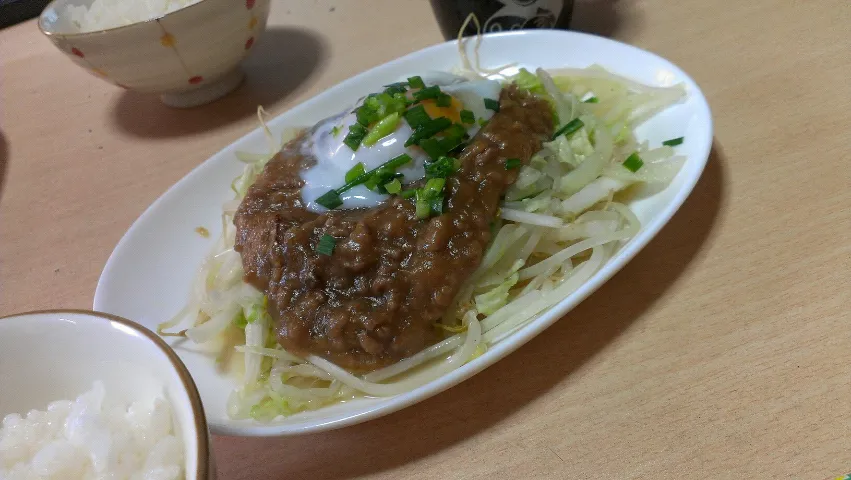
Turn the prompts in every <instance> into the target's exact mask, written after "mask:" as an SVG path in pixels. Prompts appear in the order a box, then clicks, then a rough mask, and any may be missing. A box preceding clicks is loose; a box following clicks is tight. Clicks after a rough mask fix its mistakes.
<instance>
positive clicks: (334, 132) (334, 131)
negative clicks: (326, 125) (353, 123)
mask: <svg viewBox="0 0 851 480" xmlns="http://www.w3.org/2000/svg"><path fill="white" fill-rule="evenodd" d="M339 134H340V126H339V125H334V128H332V129H331V135H333V136H335V137H336V136H337V135H339Z"/></svg>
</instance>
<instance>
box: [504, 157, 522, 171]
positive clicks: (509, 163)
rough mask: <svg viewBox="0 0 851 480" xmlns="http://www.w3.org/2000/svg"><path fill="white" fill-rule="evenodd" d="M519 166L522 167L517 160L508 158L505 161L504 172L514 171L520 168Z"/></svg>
mask: <svg viewBox="0 0 851 480" xmlns="http://www.w3.org/2000/svg"><path fill="white" fill-rule="evenodd" d="M521 165H523V162H521V161H520V159H519V158H509V159H508V160H506V161H505V169H506V170H514V169H515V168H520V166H521Z"/></svg>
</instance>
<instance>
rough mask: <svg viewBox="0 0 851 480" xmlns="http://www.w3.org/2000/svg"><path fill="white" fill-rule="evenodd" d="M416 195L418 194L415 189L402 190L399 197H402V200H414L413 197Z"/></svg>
mask: <svg viewBox="0 0 851 480" xmlns="http://www.w3.org/2000/svg"><path fill="white" fill-rule="evenodd" d="M416 194H417V190H416V189H414V188H412V189H410V190H402V191H401V192H399V196H400V197H402V198H412V197H414V196H416Z"/></svg>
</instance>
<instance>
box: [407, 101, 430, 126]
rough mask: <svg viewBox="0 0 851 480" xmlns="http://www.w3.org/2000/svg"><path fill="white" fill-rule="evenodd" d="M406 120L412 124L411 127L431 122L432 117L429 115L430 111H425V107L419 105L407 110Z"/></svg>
mask: <svg viewBox="0 0 851 480" xmlns="http://www.w3.org/2000/svg"><path fill="white" fill-rule="evenodd" d="M405 120H407V122H408V125H410V126H411V128H417V127H419V126H421V125H425V124H426V123H428V122H430V121H431V117H429V116H428V113H427V112H426V111H425V107H423V106H422V105H417V106H415V107H413V108H409V109H408V110H407V111H406V112H405Z"/></svg>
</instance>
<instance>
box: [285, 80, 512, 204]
mask: <svg viewBox="0 0 851 480" xmlns="http://www.w3.org/2000/svg"><path fill="white" fill-rule="evenodd" d="M440 73H441V74H440V75H438V74H437V72H431V73H429V74H428V75H426V76H424V82H426V85H441V91H443V92H444V93H447V94H449V95H451V96H452V97H454V98H455V99H457V100H458V101H459V102H461V104H462V105H463V108H464V109H466V110H470V111H471V112H473V114H474V115H475V117H476V122H475V123H474V124H473V125H470V126H469V128H468V129H467V133H468V134H469V135H470V136H471V137H472V136H474V135H475V134H476V133H478V131H479V128H480V125H479V121H480V120H488V119H490V118H491V117H492V116H493V113H494V112H493V111H491V110H488V109H486V108H485V103H484V100H485V98H491V99H499V92H500V90H501V89H502V86H501V85H500V83H499V82H498V81H496V80H477V81H472V82H467V81H463V82H460V81H458V79H461V80H463V78H462V77H456V76H454V75H452V74H448V73H446V74H444V73H442V72H440ZM351 110H353V109H349V110H347V111H346V112H343V113H341V114H339V115H337V116H334V117H331V118H328V119H326V120H323V121H322V122H320V123H319V124H318V125H317V126H316V128H314V130H313V133H312V134H311V136H310V138H309V139H308V141H307V142H305V144H304V146H303V152H302V153H303V154H304V155H306V156H311V157H313V158H315V159H316V165H314V166H313V167H311V168H308V169H305V170H303V171H302V172H301V178H302V180H304V186H303V187H302V190H301V195H302V200H303V201H304V203H305V205H306V207H307V209H308V210H311V211H314V212H317V213H321V212H325V211H327V209H326V208H325V207H323V206H322V205H319V204H317V203H316V199H317V198H319V197H320V196H322V195H323V194H325V193H326V192H328V191H329V190H331V189H334V188H339V187H341V186H342V185H343V184H344V183H345V176H346V172H348V171H349V170H351V169H352V168H353V167H354V166H355V165H357V164H358V163H363V165H364V168H365V169H366V171H369V170H372V169H374V168H378V167H379V166H381V165H382V164H383V163H385V162H387V161H388V160H390V159H391V158H394V157H397V156H399V155H402V154H403V153H406V154H408V155H410V156H411V158H412V159H413V161H412V162H411V163H409V164H407V165H405V166H403V167H401V168H399V169H397V170H396V171H397V172H399V173H401V174H403V175H404V179H403V183H409V182H414V181H417V180H419V179H421V178H423V177H424V176H425V170H424V168H423V165H424V163H425V162H426V161H427V160H428V156H427V155H426V154H425V152H423V151H422V150H421V149H420V148H419V147H416V146H411V147H405V141H406V140H407V139H408V138H409V137H410V136H411V135H412V134H413V130H412V129H411V127H410V125H408V123H407V122H406V121H405V120H402V121H400V122H399V125H398V127H397V128H396V130H395V131H394V132H393V133H391V134H390V135H387V136H386V137H384V138H382V139H381V140H379V141H378V142H377V143H376V144H375V145H372V146H369V147H367V146H365V145H361V146H360V147H359V148H358V149H357V151H352V149H351V148H349V146H348V145H346V144H345V143H343V139H344V138H345V137H346V134H347V133H348V131H349V127H350V126H352V125H354V124H355V123H356V122H357V118H356V116H355V114H354V113H351ZM335 127H336V128H335ZM335 132H336V134H335ZM340 197H341V199H342V200H343V205H341V206H340V207H339V208H344V209H350V208H371V207H374V206H376V205H378V204H379V203H381V202H383V201H384V200H386V199H387V198H388V195H382V194H379V193H376V192H373V191H371V190H369V189H368V188H366V187H365V186H363V185H358V186H357V187H354V188H352V189H351V190H348V191H347V192H344V193H343V194H342V195H341V196H340Z"/></svg>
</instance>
